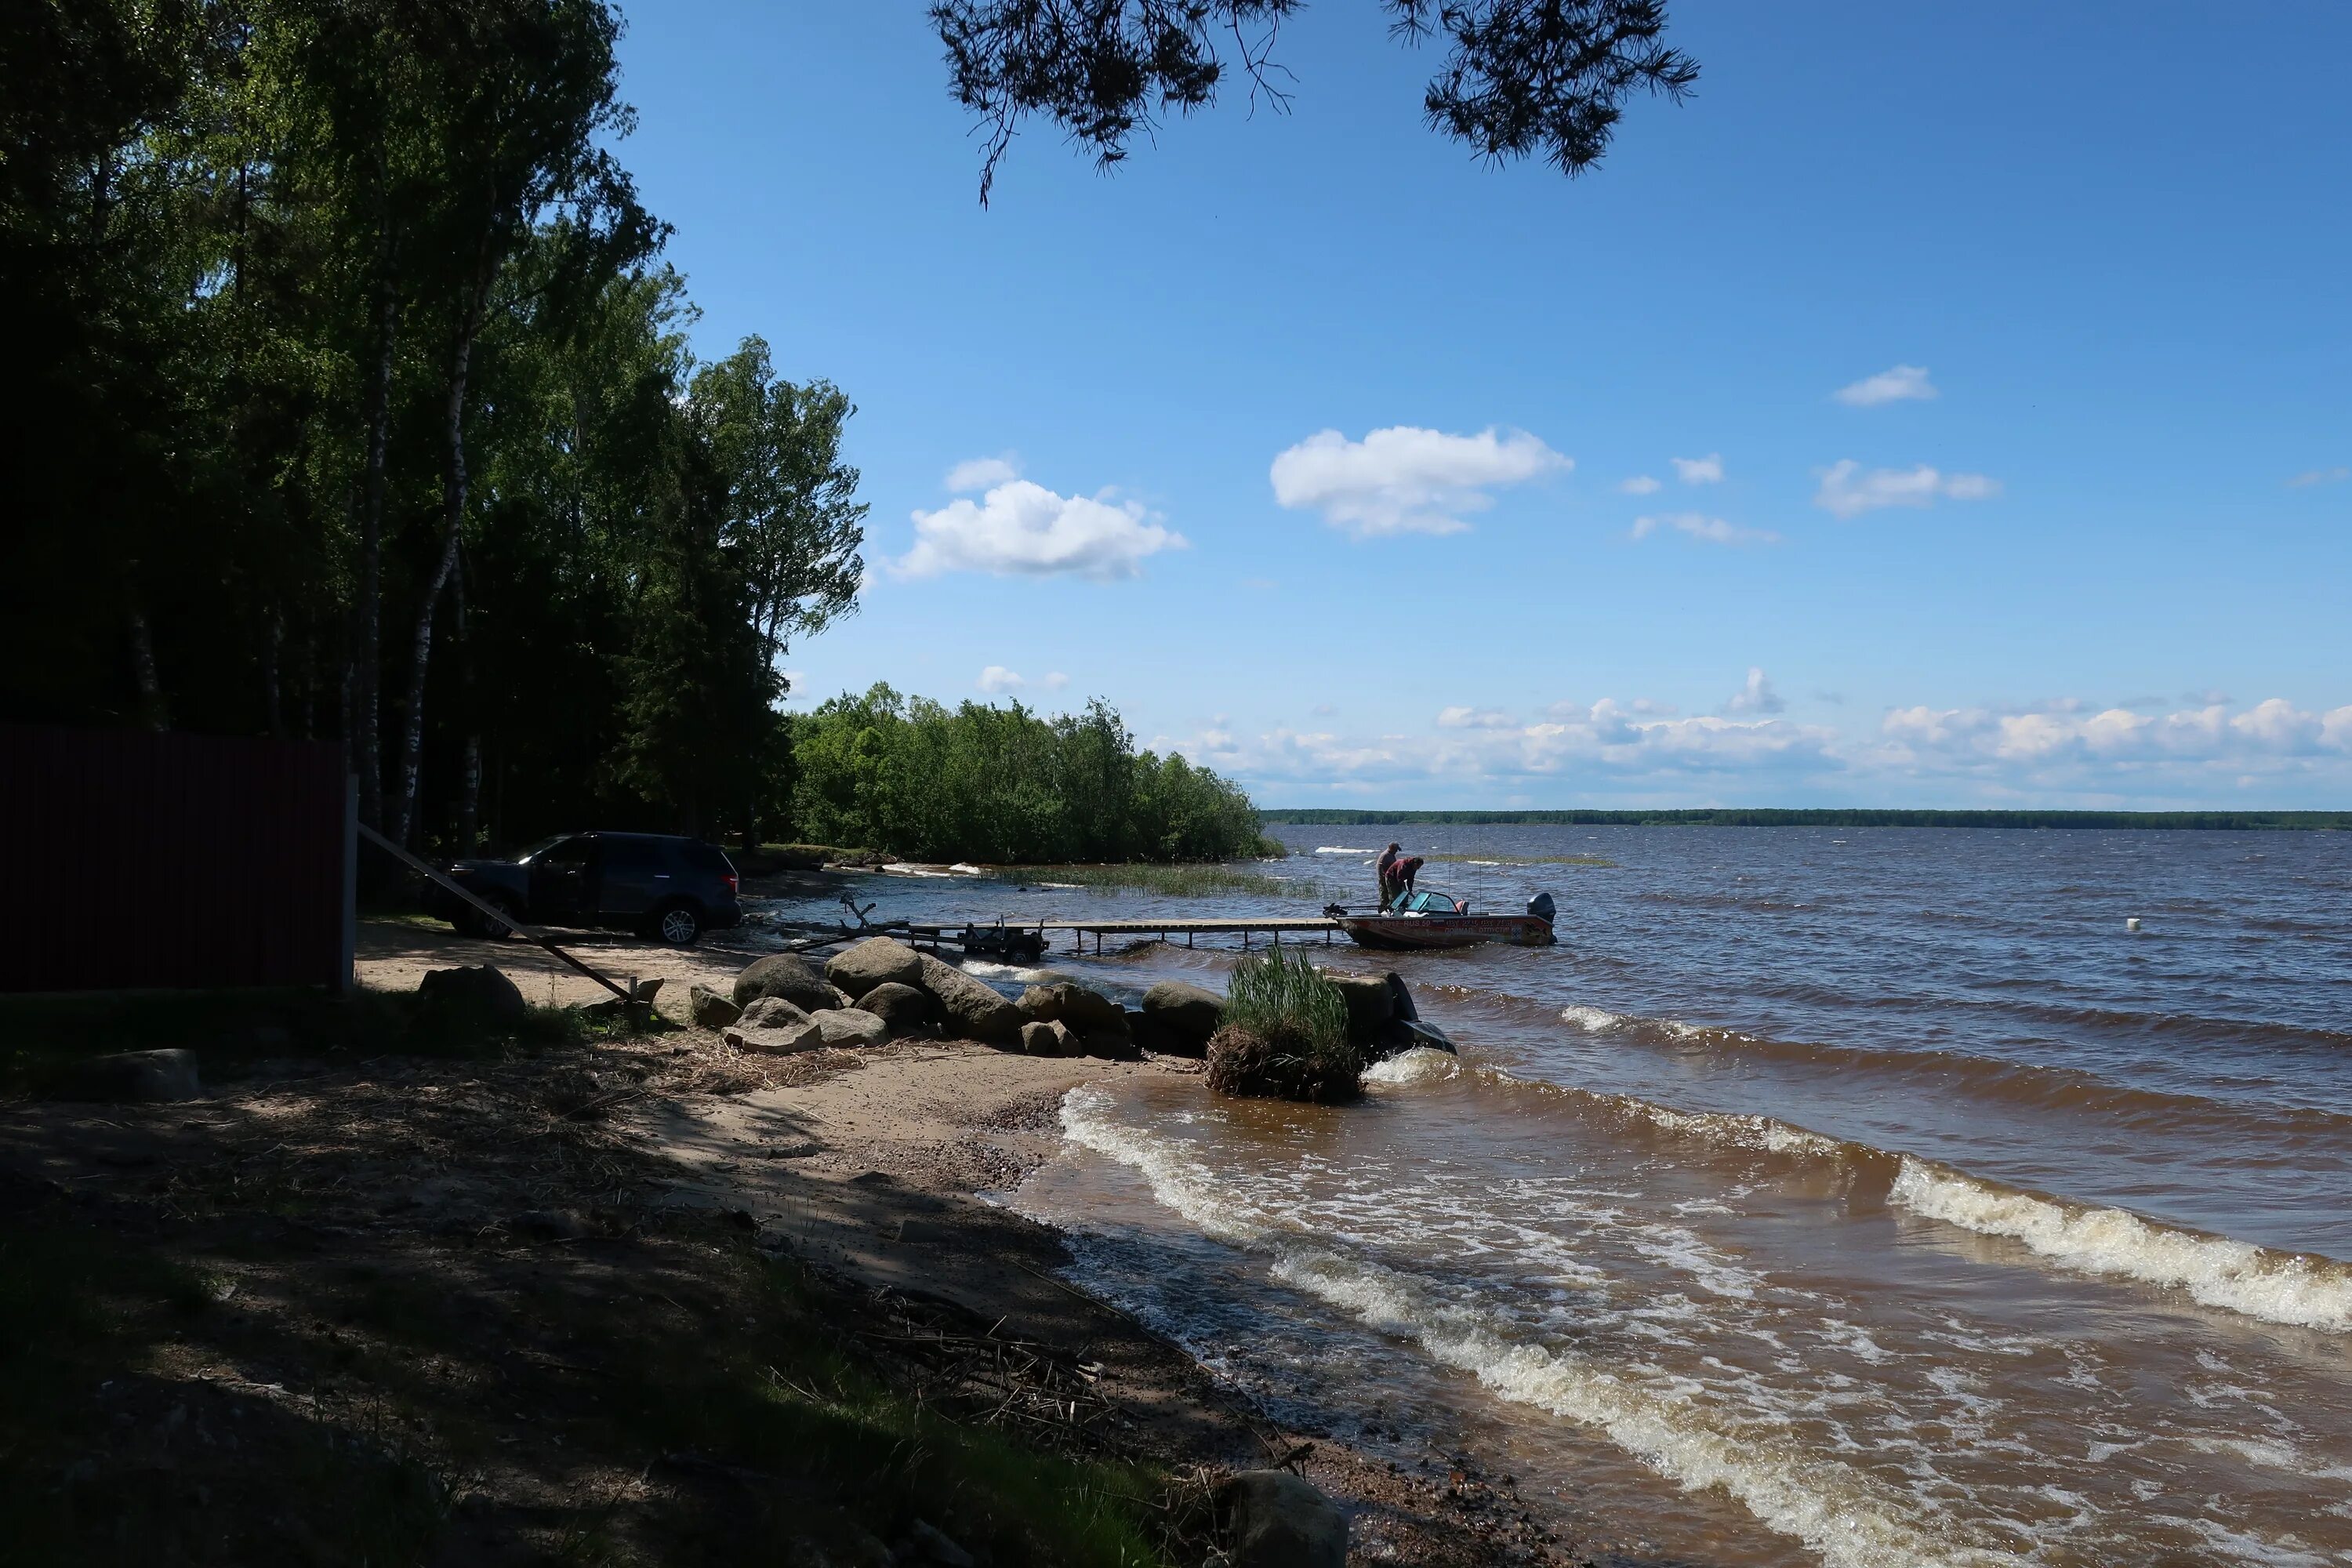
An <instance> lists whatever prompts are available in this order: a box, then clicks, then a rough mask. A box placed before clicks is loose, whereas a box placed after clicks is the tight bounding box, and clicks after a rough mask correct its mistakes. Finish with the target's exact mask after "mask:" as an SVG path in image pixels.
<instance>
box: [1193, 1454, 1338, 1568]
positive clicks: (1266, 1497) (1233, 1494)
mask: <svg viewBox="0 0 2352 1568" xmlns="http://www.w3.org/2000/svg"><path fill="white" fill-rule="evenodd" d="M1217 1504H1218V1509H1219V1511H1220V1512H1222V1513H1223V1515H1224V1520H1225V1540H1226V1542H1228V1545H1227V1547H1226V1552H1225V1555H1226V1559H1227V1561H1228V1562H1230V1563H1232V1564H1233V1568H1347V1562H1348V1516H1347V1515H1346V1514H1343V1513H1341V1512H1340V1511H1339V1507H1338V1505H1337V1504H1335V1503H1333V1502H1332V1500H1330V1499H1329V1498H1327V1497H1325V1496H1324V1495H1323V1493H1322V1492H1321V1491H1320V1490H1319V1489H1317V1487H1316V1486H1315V1485H1314V1483H1312V1482H1311V1481H1308V1480H1307V1479H1304V1478H1303V1477H1299V1476H1294V1475H1292V1474H1291V1473H1290V1472H1289V1471H1288V1470H1244V1471H1243V1472H1242V1473H1241V1474H1240V1475H1237V1476H1235V1477H1234V1479H1231V1480H1229V1481H1227V1482H1226V1483H1225V1484H1224V1485H1223V1487H1222V1488H1220V1489H1218V1492H1217Z"/></svg>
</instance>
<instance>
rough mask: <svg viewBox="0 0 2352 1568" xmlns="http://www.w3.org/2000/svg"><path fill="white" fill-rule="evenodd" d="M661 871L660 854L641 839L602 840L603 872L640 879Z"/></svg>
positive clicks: (650, 844)
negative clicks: (648, 873) (652, 872)
mask: <svg viewBox="0 0 2352 1568" xmlns="http://www.w3.org/2000/svg"><path fill="white" fill-rule="evenodd" d="M660 869H661V853H660V851H659V850H658V849H656V847H654V845H653V844H652V843H650V842H649V841H647V840H646V839H643V838H607V839H606V840H604V870H605V872H606V874H608V875H612V876H621V877H641V876H644V875H645V874H646V873H647V872H649V871H658V870H660Z"/></svg>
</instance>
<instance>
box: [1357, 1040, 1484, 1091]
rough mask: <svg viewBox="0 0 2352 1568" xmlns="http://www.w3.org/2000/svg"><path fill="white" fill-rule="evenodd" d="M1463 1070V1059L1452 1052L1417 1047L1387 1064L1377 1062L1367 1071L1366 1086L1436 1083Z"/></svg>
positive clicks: (1401, 1053)
mask: <svg viewBox="0 0 2352 1568" xmlns="http://www.w3.org/2000/svg"><path fill="white" fill-rule="evenodd" d="M1461 1070H1462V1062H1461V1059H1460V1058H1457V1057H1455V1056H1454V1054H1453V1053H1452V1052H1451V1051H1441V1050H1434V1049H1433V1048H1431V1047H1428V1046H1415V1047H1413V1048H1412V1049H1411V1050H1409V1051H1399V1052H1398V1053H1397V1054H1396V1055H1394V1056H1392V1057H1390V1058H1387V1059H1386V1060H1384V1061H1377V1062H1374V1063H1373V1064H1372V1065H1371V1066H1370V1067H1369V1068H1365V1069H1364V1081H1365V1082H1366V1083H1396V1084H1402V1083H1434V1082H1437V1081H1439V1080H1441V1079H1449V1078H1452V1077H1454V1075H1455V1074H1457V1073H1459V1072H1460V1071H1461Z"/></svg>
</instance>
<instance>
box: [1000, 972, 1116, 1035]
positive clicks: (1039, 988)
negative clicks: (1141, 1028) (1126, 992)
mask: <svg viewBox="0 0 2352 1568" xmlns="http://www.w3.org/2000/svg"><path fill="white" fill-rule="evenodd" d="M1020 1007H1021V1016H1023V1017H1024V1018H1027V1019H1030V1020H1031V1021H1033V1022H1035V1023H1041V1024H1043V1023H1051V1022H1053V1021H1055V1019H1059V1020H1060V1021H1061V1022H1063V1023H1065V1024H1067V1025H1068V1026H1070V1027H1071V1028H1073V1029H1076V1031H1077V1032H1078V1033H1080V1034H1081V1035H1083V1034H1085V1033H1087V1031H1088V1030H1089V1029H1107V1028H1115V1027H1118V1020H1119V1016H1120V1013H1121V1009H1120V1007H1119V1005H1118V1003H1116V1002H1114V1001H1112V1000H1111V999H1110V998H1109V997H1108V996H1106V995H1104V994H1102V993H1101V992H1099V991H1089V990H1088V989H1087V987H1085V986H1083V985H1081V984H1078V983H1077V982H1076V981H1075V980H1055V981H1050V982H1048V983H1046V984H1042V985H1032V986H1030V987H1029V988H1028V989H1027V990H1026V991H1024V992H1023V993H1021V1001H1020Z"/></svg>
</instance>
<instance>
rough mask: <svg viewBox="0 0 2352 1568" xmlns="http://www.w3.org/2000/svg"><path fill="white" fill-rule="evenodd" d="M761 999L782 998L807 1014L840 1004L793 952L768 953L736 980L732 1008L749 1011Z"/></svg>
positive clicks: (820, 977)
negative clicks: (742, 1008)
mask: <svg viewBox="0 0 2352 1568" xmlns="http://www.w3.org/2000/svg"><path fill="white" fill-rule="evenodd" d="M761 996H781V997H782V998H783V999H784V1000H785V1001H787V1002H790V1003H791V1004H793V1005H794V1006H796V1007H798V1008H800V1009H801V1010H802V1011H803V1012H808V1013H814V1012H815V1011H816V1010H817V1009H818V1008H820V1007H831V1006H833V1005H835V1004H836V1003H837V1002H838V1001H839V1000H840V998H839V997H838V996H837V995H835V993H834V989H833V987H832V986H830V985H828V984H825V982H824V976H823V975H821V974H819V973H817V972H816V971H815V970H814V969H812V968H811V967H809V961H808V960H807V959H805V958H803V957H802V956H801V955H800V954H798V953H796V952H774V953H770V954H769V955H768V956H767V957H765V958H762V959H760V960H758V961H757V962H755V963H752V964H751V965H750V966H749V967H747V968H746V969H745V970H744V971H743V973H740V974H738V975H737V976H736V977H735V1005H737V1006H738V1007H744V1008H748V1007H749V1006H750V1005H751V1003H752V1002H753V1001H754V1000H756V999H758V998H759V997H761Z"/></svg>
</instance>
